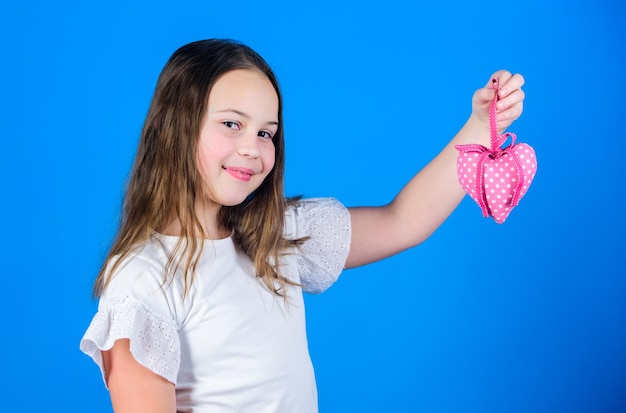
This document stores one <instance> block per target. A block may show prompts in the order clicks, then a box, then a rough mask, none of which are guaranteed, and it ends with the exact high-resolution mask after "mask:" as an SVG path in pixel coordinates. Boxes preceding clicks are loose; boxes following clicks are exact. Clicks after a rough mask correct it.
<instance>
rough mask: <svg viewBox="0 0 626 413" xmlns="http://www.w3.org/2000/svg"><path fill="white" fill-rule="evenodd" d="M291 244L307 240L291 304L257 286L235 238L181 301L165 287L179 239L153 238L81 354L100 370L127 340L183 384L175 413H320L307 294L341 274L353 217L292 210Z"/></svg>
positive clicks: (290, 272)
mask: <svg viewBox="0 0 626 413" xmlns="http://www.w3.org/2000/svg"><path fill="white" fill-rule="evenodd" d="M285 234H286V236H287V237H288V238H292V239H293V238H300V237H309V239H308V240H307V241H306V242H305V243H304V244H303V245H302V246H301V247H300V248H299V249H296V250H294V251H293V254H289V255H287V256H285V257H284V259H283V260H282V261H281V271H282V273H283V274H285V275H286V276H288V277H290V278H291V279H292V280H294V281H296V282H299V283H301V284H302V286H303V287H302V288H300V287H296V286H289V287H288V288H287V295H288V297H289V301H288V304H287V305H285V303H284V301H283V299H282V298H280V297H277V296H276V295H275V294H273V293H272V292H271V291H269V289H268V288H267V287H266V286H265V285H264V284H263V283H262V282H261V281H260V280H259V279H257V278H256V277H255V271H254V266H253V264H252V263H251V261H250V259H249V258H248V257H247V256H246V255H244V254H243V253H242V252H241V251H240V250H239V249H238V248H237V247H236V245H235V244H234V243H233V240H232V239H231V238H226V239H222V240H207V241H205V245H204V249H203V253H202V256H201V258H200V261H199V263H198V267H197V271H196V277H195V280H194V283H193V285H192V288H191V290H190V292H189V293H188V295H187V296H186V297H185V298H184V299H183V283H182V279H181V278H175V279H174V281H173V282H172V283H171V284H168V285H166V286H165V287H162V286H161V284H162V280H163V270H164V267H165V264H166V262H167V257H168V255H169V253H170V251H171V250H172V248H173V247H174V245H175V244H176V241H177V238H176V237H171V236H165V235H161V234H156V235H155V236H154V237H152V239H150V240H149V241H148V242H147V243H146V244H145V245H144V246H143V247H142V248H141V249H140V250H138V252H136V253H135V254H133V255H132V256H131V257H129V258H128V259H127V260H126V261H125V262H124V263H123V265H121V266H120V267H119V270H118V271H117V272H116V274H115V275H114V277H113V278H112V280H111V283H110V284H109V286H108V288H107V289H106V291H105V293H104V295H103V296H102V297H101V299H100V302H99V305H98V312H97V313H96V315H95V316H94V318H93V320H92V322H91V324H90V326H89V328H88V329H87V332H86V333H85V335H84V337H83V339H82V341H81V343H80V348H81V350H82V351H83V352H85V353H86V354H88V355H89V356H91V357H92V358H93V359H94V361H95V362H96V363H97V364H98V366H100V369H101V371H102V373H103V377H104V370H103V369H102V355H101V351H102V350H108V349H110V348H111V347H112V346H113V344H114V342H115V341H116V340H118V339H122V338H128V339H130V350H131V352H132V354H133V356H134V357H135V359H136V360H137V361H138V362H139V363H141V364H142V365H144V366H145V367H147V368H149V369H150V370H152V371H153V372H155V373H156V374H158V375H160V376H162V377H164V378H165V379H167V380H168V381H170V382H172V383H174V384H175V385H176V398H177V411H179V412H194V413H212V412H238V413H241V412H258V413H261V412H299V413H307V412H311V413H314V412H317V390H316V386H315V377H314V374H313V368H312V365H311V360H310V357H309V353H308V345H307V339H306V331H305V319H304V302H303V297H302V290H304V291H307V292H312V293H319V292H321V291H324V290H325V289H326V288H328V287H329V286H330V285H331V284H332V283H333V282H334V281H335V280H336V279H337V277H338V276H339V273H340V272H341V271H342V269H343V266H344V263H345V260H346V257H347V254H348V249H349V244H350V218H349V214H348V212H347V210H346V209H345V208H344V207H343V206H342V205H341V204H340V203H339V202H337V201H336V200H334V199H330V198H326V199H311V200H304V201H299V202H298V204H297V205H295V206H294V207H290V208H289V209H288V211H287V213H286V217H285Z"/></svg>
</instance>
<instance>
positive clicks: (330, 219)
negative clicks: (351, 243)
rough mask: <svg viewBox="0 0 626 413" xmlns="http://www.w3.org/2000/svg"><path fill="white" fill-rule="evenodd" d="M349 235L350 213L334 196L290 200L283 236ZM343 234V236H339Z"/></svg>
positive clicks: (293, 237)
mask: <svg viewBox="0 0 626 413" xmlns="http://www.w3.org/2000/svg"><path fill="white" fill-rule="evenodd" d="M328 235H331V236H340V238H343V237H345V236H346V235H347V236H349V235H350V215H349V212H348V210H347V208H346V207H345V206H343V204H342V203H341V202H339V201H338V200H337V199H335V198H305V199H298V200H295V201H292V202H290V205H289V207H288V208H287V211H286V213H285V237H286V238H288V239H296V238H302V237H312V236H328ZM341 235H343V237H341Z"/></svg>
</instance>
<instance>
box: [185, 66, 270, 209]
mask: <svg viewBox="0 0 626 413" xmlns="http://www.w3.org/2000/svg"><path fill="white" fill-rule="evenodd" d="M277 129H278V96H277V94H276V91H275V90H274V86H272V84H271V83H270V81H269V79H268V78H267V77H266V76H265V75H264V74H263V73H261V72H259V71H256V70H233V71H231V72H227V73H226V74H224V75H222V77H220V78H219V79H218V80H217V82H215V84H214V85H213V88H212V89H211V92H210V93H209V98H208V105H207V112H206V114H205V115H204V119H203V120H202V124H201V127H200V141H199V144H198V155H197V156H198V158H197V161H198V162H197V163H198V169H199V173H200V177H201V178H202V195H203V199H204V204H205V205H212V206H233V205H238V204H240V203H242V202H243V201H244V200H245V199H246V198H247V197H248V195H250V194H251V193H252V192H253V191H254V190H255V189H257V188H258V187H259V186H260V185H261V183H263V180H264V179H265V178H266V177H267V175H268V174H269V173H270V171H271V170H272V168H273V167H274V157H275V151H274V142H273V140H272V138H273V137H274V134H275V133H276V130H277Z"/></svg>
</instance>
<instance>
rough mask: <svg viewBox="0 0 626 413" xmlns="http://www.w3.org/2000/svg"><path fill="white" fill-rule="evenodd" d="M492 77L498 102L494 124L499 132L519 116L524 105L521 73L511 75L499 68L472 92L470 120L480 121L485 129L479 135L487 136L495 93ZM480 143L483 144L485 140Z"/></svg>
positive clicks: (481, 126)
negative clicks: (496, 86)
mask: <svg viewBox="0 0 626 413" xmlns="http://www.w3.org/2000/svg"><path fill="white" fill-rule="evenodd" d="M493 79H496V80H497V81H498V85H499V87H498V91H497V92H498V102H497V103H496V126H497V128H498V133H499V134H501V133H503V132H504V131H505V129H506V128H508V127H509V126H511V124H512V123H513V121H514V120H516V119H517V118H519V117H520V115H521V114H522V110H523V107H524V92H523V91H522V86H523V85H524V78H523V77H522V75H520V74H514V75H512V74H511V73H510V72H507V71H506V70H499V71H497V72H495V73H494V74H493V75H491V78H490V79H489V82H487V85H486V86H485V87H483V88H481V89H478V90H477V91H476V92H474V96H473V97H472V115H471V117H470V121H474V122H477V123H480V129H482V130H484V131H486V133H481V135H482V136H486V137H487V138H488V137H489V107H490V106H491V103H492V102H493V98H494V96H495V93H496V91H495V90H494V89H493V85H492V84H493ZM472 118H473V119H472ZM481 140H482V139H481ZM481 143H482V144H485V143H486V142H481ZM489 145H490V144H489V143H488V142H487V144H486V145H485V146H487V147H489Z"/></svg>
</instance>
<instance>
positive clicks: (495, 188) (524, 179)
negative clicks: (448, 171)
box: [457, 143, 537, 224]
mask: <svg viewBox="0 0 626 413" xmlns="http://www.w3.org/2000/svg"><path fill="white" fill-rule="evenodd" d="M472 146H473V145H472ZM474 147H475V148H476V147H479V146H478V145H476V146H474ZM480 148H484V149H485V150H487V148H485V147H480ZM487 151H488V150H487ZM536 172H537V160H536V157H535V151H534V150H533V148H532V147H530V146H529V145H527V144H525V143H520V144H517V145H511V146H509V147H508V148H507V149H505V150H502V151H500V153H499V154H498V155H497V156H494V154H492V153H491V152H484V151H474V150H468V151H462V152H461V153H460V154H459V157H458V159H457V174H458V177H459V182H460V183H461V186H463V189H464V190H465V192H467V193H468V195H469V196H470V197H471V198H472V199H473V200H474V201H476V203H477V204H478V205H479V206H481V208H482V209H483V215H484V216H485V217H487V216H491V217H493V219H494V220H495V221H496V222H497V223H498V224H502V223H503V222H504V220H505V219H506V218H507V217H508V216H509V214H510V213H511V210H512V209H513V207H515V206H516V205H517V203H518V202H519V200H520V199H521V198H522V197H523V196H524V195H525V194H526V192H527V191H528V188H529V187H530V184H531V182H532V181H533V179H534V177H535V174H536ZM479 174H480V175H482V179H480V178H481V177H480V176H479Z"/></svg>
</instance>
